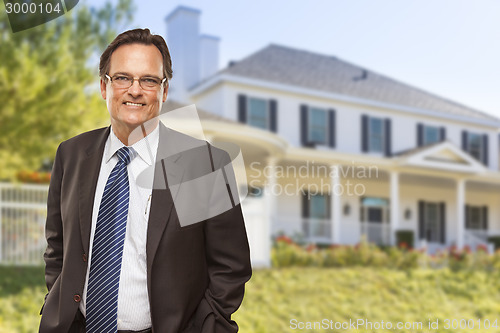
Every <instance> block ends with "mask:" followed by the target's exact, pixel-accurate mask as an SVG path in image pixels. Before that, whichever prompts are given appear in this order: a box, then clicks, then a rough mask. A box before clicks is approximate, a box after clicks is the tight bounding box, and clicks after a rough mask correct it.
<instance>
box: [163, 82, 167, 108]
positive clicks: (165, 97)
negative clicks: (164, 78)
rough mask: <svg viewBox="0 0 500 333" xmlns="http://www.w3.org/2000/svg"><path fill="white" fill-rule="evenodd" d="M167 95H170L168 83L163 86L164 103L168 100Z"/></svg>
mask: <svg viewBox="0 0 500 333" xmlns="http://www.w3.org/2000/svg"><path fill="white" fill-rule="evenodd" d="M167 95H168V84H167V85H166V86H165V88H163V103H165V101H166V100H167Z"/></svg>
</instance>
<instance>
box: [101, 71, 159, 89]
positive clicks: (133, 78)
mask: <svg viewBox="0 0 500 333" xmlns="http://www.w3.org/2000/svg"><path fill="white" fill-rule="evenodd" d="M115 75H116V74H115ZM115 75H113V76H115ZM104 76H105V77H106V79H108V80H109V82H111V84H113V78H112V77H111V76H109V75H108V74H104ZM122 76H125V77H129V78H130V77H131V78H132V80H131V81H130V82H131V83H130V86H128V87H126V88H125V87H123V88H121V89H130V87H132V86H133V85H134V81H136V80H137V81H138V82H139V87H141V89H142V90H147V91H155V90H156V89H158V87H155V88H152V89H147V88H144V87H143V86H142V84H141V79H142V77H139V78H135V77H133V76H127V75H122ZM166 80H167V78H166V77H164V78H163V80H161V82H160V83H159V84H158V86H159V87H161V86H162V85H163V84H164V83H165V81H166Z"/></svg>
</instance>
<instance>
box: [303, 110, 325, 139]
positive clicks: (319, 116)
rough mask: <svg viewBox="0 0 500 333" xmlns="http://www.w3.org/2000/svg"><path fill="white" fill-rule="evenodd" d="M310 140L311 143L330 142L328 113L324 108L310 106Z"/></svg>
mask: <svg viewBox="0 0 500 333" xmlns="http://www.w3.org/2000/svg"><path fill="white" fill-rule="evenodd" d="M308 124H309V130H308V141H309V142H310V143H317V144H323V145H327V144H328V113H327V112H326V110H324V109H319V108H309V121H308Z"/></svg>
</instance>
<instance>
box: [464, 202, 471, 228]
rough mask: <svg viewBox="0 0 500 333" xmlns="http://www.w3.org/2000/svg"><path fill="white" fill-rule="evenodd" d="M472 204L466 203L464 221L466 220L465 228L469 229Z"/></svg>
mask: <svg viewBox="0 0 500 333" xmlns="http://www.w3.org/2000/svg"><path fill="white" fill-rule="evenodd" d="M469 216H470V206H469V205H465V217H464V221H465V229H468V228H470V218H469Z"/></svg>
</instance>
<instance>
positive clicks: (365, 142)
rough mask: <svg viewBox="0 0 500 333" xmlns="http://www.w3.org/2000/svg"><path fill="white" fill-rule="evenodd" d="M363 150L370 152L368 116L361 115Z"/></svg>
mask: <svg viewBox="0 0 500 333" xmlns="http://www.w3.org/2000/svg"><path fill="white" fill-rule="evenodd" d="M361 151H362V152H364V153H366V152H368V116H367V115H366V114H363V115H361Z"/></svg>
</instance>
